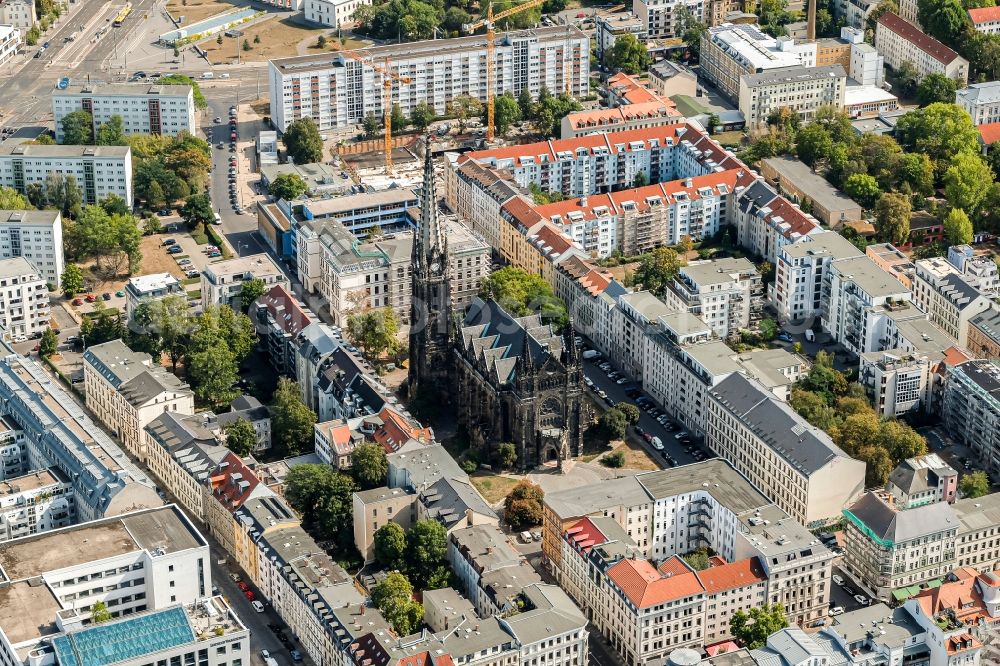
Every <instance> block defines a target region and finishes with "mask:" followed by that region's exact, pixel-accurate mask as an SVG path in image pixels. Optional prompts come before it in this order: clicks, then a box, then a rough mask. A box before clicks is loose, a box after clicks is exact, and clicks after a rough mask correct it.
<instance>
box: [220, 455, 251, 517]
mask: <svg viewBox="0 0 1000 666" xmlns="http://www.w3.org/2000/svg"><path fill="white" fill-rule="evenodd" d="M211 484H212V496H213V497H215V499H217V500H218V501H219V502H221V503H222V505H223V506H224V507H226V510H227V511H229V512H230V513H232V512H234V511H236V510H237V509H239V508H240V507H241V506H243V502H245V501H246V500H247V498H248V497H250V495H251V493H253V491H254V490H255V489H256V488H257V486H258V485H260V479H259V478H257V475H256V474H254V472H253V470H252V469H250V468H249V467H247V466H246V465H244V464H243V460H242V459H241V458H240V457H239V456H237V455H236V454H235V453H233V452H232V451H230V452H229V453H227V454H226V457H225V458H223V459H222V462H220V463H219V464H218V466H217V467H216V468H215V471H214V472H213V473H212V477H211Z"/></svg>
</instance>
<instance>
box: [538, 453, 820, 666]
mask: <svg viewBox="0 0 1000 666" xmlns="http://www.w3.org/2000/svg"><path fill="white" fill-rule="evenodd" d="M544 504H545V510H544V523H543V529H544V533H545V535H546V536H551V537H552V539H553V540H552V541H551V542H550V543H546V541H545V540H543V554H544V555H545V556H546V561H547V562H548V564H549V566H550V567H551V569H552V571H553V574H554V575H555V576H556V580H557V581H558V582H559V583H560V585H562V586H564V588H565V589H566V590H567V592H568V593H570V594H571V595H579V596H577V597H575V598H576V601H577V603H579V604H580V605H581V607H582V608H583V609H584V610H585V612H587V613H588V614H589V615H590V617H591V621H592V622H594V624H595V626H596V627H598V628H599V630H600V631H601V634H602V635H603V636H604V637H605V638H606V639H607V640H608V642H609V643H610V644H611V645H612V646H613V647H614V648H615V649H616V650H617V651H618V652H619V654H620V655H621V656H622V657H623V658H624V659H625V660H626V662H628V663H642V662H643V661H644V660H646V659H647V658H648V657H649V656H650V654H653V655H661V654H662V655H665V654H666V653H667V652H669V651H670V650H672V649H674V648H677V647H682V646H684V645H695V644H696V645H698V646H701V645H704V644H705V643H706V642H707V640H706V637H707V635H715V636H718V637H721V638H725V637H726V635H727V634H726V632H727V631H728V620H723V619H722V618H724V617H726V615H725V614H726V613H731V612H733V611H735V610H738V609H739V608H741V607H745V608H751V607H757V606H760V605H761V604H762V603H765V602H766V603H781V604H783V605H784V606H785V609H786V611H787V612H788V616H789V619H791V620H792V621H793V622H797V623H804V622H809V621H811V620H812V619H814V618H816V617H820V616H825V615H826V610H827V600H828V598H829V579H830V573H831V563H832V559H833V557H834V556H833V553H831V552H830V551H829V550H828V549H827V548H826V547H825V546H823V545H821V544H818V543H817V542H816V539H815V538H814V537H813V536H812V534H811V533H810V532H809V531H808V530H806V529H805V528H804V527H803V526H802V525H801V524H800V523H799V522H798V521H796V520H795V519H794V518H791V517H790V516H788V514H786V513H785V512H784V511H782V510H781V509H780V508H778V507H777V506H775V505H774V504H771V503H770V502H769V501H768V499H767V498H766V497H764V496H763V495H761V494H760V492H758V490H757V489H756V488H755V487H754V486H753V485H752V484H751V483H750V482H749V481H748V480H747V479H746V478H745V477H744V476H742V475H741V474H739V473H738V472H737V471H736V470H735V469H734V468H733V467H732V466H731V465H730V464H729V463H728V462H726V461H725V460H722V459H713V460H708V461H705V462H703V463H696V464H693V465H685V466H682V467H675V468H673V469H665V470H660V471H656V472H649V473H643V474H639V475H637V476H635V477H625V478H622V479H614V480H609V481H603V482H601V483H600V484H599V485H598V486H596V487H593V486H592V487H590V488H587V489H570V490H564V491H559V492H555V493H549V494H548V495H546V497H545V500H544ZM583 519H589V520H583ZM615 525H617V527H616V526H615ZM587 532H589V533H591V534H592V535H593V536H594V539H593V541H594V543H593V544H589V543H587V542H588V541H591V539H590V538H588V537H587V536H585V533H587ZM703 547H708V548H710V549H711V550H713V551H714V553H715V554H716V556H717V559H716V558H713V560H712V565H713V566H712V567H710V568H709V569H706V570H703V571H700V572H697V573H695V572H693V571H692V570H691V569H690V568H688V567H687V566H686V565H683V564H682V563H681V562H679V561H678V560H677V559H676V556H679V555H685V554H688V553H691V552H693V551H696V550H698V549H699V548H703ZM602 548H607V550H605V552H604V553H601V552H599V551H601V550H602ZM605 557H606V559H604V561H603V562H601V559H602V558H605ZM581 559H583V560H589V561H584V562H581V561H580V560H581ZM649 560H652V561H655V562H660V563H661V564H660V566H659V568H657V567H656V566H655V565H653V564H652V563H651V562H650V561H649ZM749 560H754V562H750V561H749ZM623 563H625V564H623ZM618 567H620V568H618ZM714 567H720V568H719V569H716V570H715V571H713V568H714ZM722 567H727V568H726V569H724V568H722ZM727 571H728V572H729V574H730V575H732V574H736V572H742V573H743V576H744V577H743V578H742V581H741V580H740V576H736V575H733V576H732V577H730V575H726V572H727ZM587 579H589V580H587ZM675 579H676V580H675ZM761 579H763V580H764V581H765V585H764V588H763V590H761V588H760V587H759V583H760V581H761ZM681 581H683V583H681ZM740 583H743V584H740ZM592 585H593V586H596V588H597V589H596V590H595V589H594V588H593V587H589V586H592ZM581 591H582V594H580V592H581ZM726 592H729V594H728V595H727V594H726ZM761 592H763V595H761V594H760V593H761ZM744 604H745V606H744ZM677 611H680V612H679V613H678V612H677ZM647 620H649V621H650V622H655V623H656V625H657V628H658V631H650V632H649V633H648V634H643V633H642V632H643V631H644V630H645V629H646V628H647V627H648V626H652V625H647V624H645V622H646V621H647ZM685 634H686V635H685Z"/></svg>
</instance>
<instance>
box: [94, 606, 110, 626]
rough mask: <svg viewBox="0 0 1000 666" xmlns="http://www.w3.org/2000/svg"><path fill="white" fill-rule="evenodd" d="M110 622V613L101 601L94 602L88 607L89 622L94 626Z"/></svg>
mask: <svg viewBox="0 0 1000 666" xmlns="http://www.w3.org/2000/svg"><path fill="white" fill-rule="evenodd" d="M110 620H111V611H109V610H108V605H107V604H106V603H104V602H103V601H95V602H94V604H93V605H92V606H91V607H90V621H91V622H93V623H94V624H102V623H104V622H109V621H110Z"/></svg>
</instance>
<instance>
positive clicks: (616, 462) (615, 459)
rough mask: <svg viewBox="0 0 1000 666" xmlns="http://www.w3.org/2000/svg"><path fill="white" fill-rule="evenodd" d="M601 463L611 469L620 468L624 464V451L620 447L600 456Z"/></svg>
mask: <svg viewBox="0 0 1000 666" xmlns="http://www.w3.org/2000/svg"><path fill="white" fill-rule="evenodd" d="M601 464H602V465H604V466H605V467H610V468H612V469H621V468H622V467H624V466H625V452H624V451H622V450H620V449H619V450H616V451H612V452H611V453H609V454H608V455H606V456H604V457H603V458H601Z"/></svg>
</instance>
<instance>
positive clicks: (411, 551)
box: [406, 519, 448, 589]
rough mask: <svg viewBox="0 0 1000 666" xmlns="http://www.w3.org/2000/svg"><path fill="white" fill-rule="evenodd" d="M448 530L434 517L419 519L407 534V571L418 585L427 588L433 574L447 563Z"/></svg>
mask: <svg viewBox="0 0 1000 666" xmlns="http://www.w3.org/2000/svg"><path fill="white" fill-rule="evenodd" d="M447 553H448V532H447V530H445V528H444V525H442V524H441V523H439V522H438V521H436V520H434V519H426V520H418V521H417V523H416V524H415V525H414V526H413V529H411V530H410V531H409V533H408V534H407V535H406V563H407V571H409V573H410V576H411V577H412V578H413V580H414V582H415V583H416V584H417V586H418V587H420V588H422V589H426V587H427V583H428V581H429V580H430V578H431V574H433V573H434V572H436V571H437V569H438V568H440V567H441V566H443V565H444V564H445V555H447Z"/></svg>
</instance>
